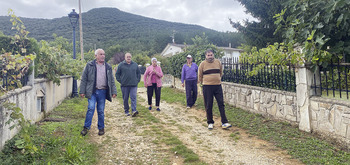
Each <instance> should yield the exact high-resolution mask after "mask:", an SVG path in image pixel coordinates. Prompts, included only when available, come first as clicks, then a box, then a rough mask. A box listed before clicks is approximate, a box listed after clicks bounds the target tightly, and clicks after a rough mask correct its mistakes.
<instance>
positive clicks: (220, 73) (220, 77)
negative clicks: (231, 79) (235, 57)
mask: <svg viewBox="0 0 350 165" xmlns="http://www.w3.org/2000/svg"><path fill="white" fill-rule="evenodd" d="M218 61H219V60H218ZM219 66H220V78H221V77H222V65H221V62H220V61H219Z"/></svg>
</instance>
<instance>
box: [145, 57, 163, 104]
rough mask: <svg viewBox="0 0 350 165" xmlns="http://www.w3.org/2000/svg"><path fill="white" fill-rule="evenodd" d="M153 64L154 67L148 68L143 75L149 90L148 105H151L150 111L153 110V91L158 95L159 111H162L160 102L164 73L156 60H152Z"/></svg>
mask: <svg viewBox="0 0 350 165" xmlns="http://www.w3.org/2000/svg"><path fill="white" fill-rule="evenodd" d="M151 62H152V65H150V66H149V67H147V69H146V71H145V73H144V75H143V82H144V83H145V87H146V88H147V98H148V105H149V108H148V109H149V110H152V97H153V91H154V92H155V93H156V107H157V111H160V109H159V102H160V91H161V88H162V77H163V72H162V69H161V68H160V66H158V65H157V59H156V58H152V60H151Z"/></svg>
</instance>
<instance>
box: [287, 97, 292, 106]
mask: <svg viewBox="0 0 350 165" xmlns="http://www.w3.org/2000/svg"><path fill="white" fill-rule="evenodd" d="M286 104H287V105H292V104H294V97H293V96H286Z"/></svg>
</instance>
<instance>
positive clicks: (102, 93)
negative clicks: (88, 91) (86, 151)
mask: <svg viewBox="0 0 350 165" xmlns="http://www.w3.org/2000/svg"><path fill="white" fill-rule="evenodd" d="M106 93H107V90H106V89H96V91H95V93H93V94H92V96H91V98H90V99H88V103H89V105H88V110H87V112H86V118H85V123H84V127H86V128H88V129H90V126H91V121H92V117H93V116H94V112H95V107H96V103H97V116H98V122H97V128H98V129H99V130H100V129H103V128H104V127H105V121H104V120H105V114H104V110H105V103H106Z"/></svg>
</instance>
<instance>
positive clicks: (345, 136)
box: [310, 97, 350, 145]
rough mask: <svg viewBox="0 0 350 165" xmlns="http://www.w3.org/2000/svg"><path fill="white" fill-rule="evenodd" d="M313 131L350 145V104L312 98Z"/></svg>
mask: <svg viewBox="0 0 350 165" xmlns="http://www.w3.org/2000/svg"><path fill="white" fill-rule="evenodd" d="M310 100H311V108H310V109H311V129H312V130H313V131H314V132H317V133H319V134H321V135H325V136H328V137H332V138H334V139H337V140H339V142H346V143H347V144H348V145H349V144H350V102H349V101H342V100H335V99H328V98H321V97H311V99H310Z"/></svg>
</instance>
